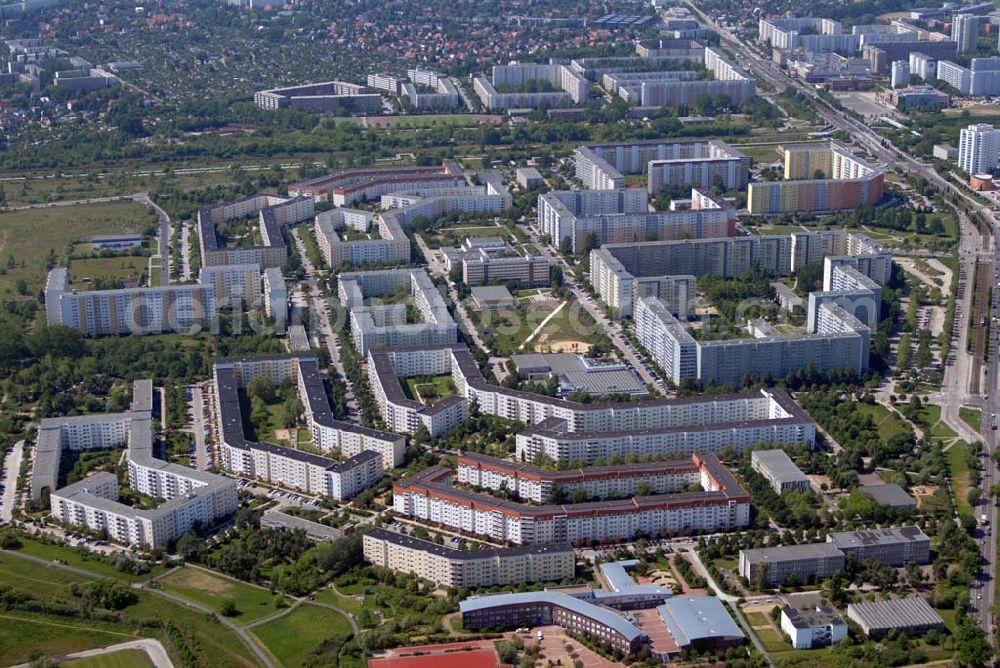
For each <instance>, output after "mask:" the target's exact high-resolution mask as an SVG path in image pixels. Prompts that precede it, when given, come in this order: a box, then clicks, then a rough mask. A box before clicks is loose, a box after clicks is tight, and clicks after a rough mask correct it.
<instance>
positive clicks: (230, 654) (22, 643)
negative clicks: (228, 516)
mask: <svg viewBox="0 0 1000 668" xmlns="http://www.w3.org/2000/svg"><path fill="white" fill-rule="evenodd" d="M22 542H23V543H24V547H23V548H22V549H21V550H19V551H18V552H15V553H11V554H3V555H0V557H2V559H0V581H2V582H7V583H11V584H14V585H15V586H17V587H19V588H21V589H23V590H25V591H29V592H31V593H33V594H34V595H35V596H41V597H43V598H57V597H59V598H68V597H69V589H68V587H69V585H70V583H72V582H81V583H82V582H86V581H87V580H88V578H87V577H86V576H84V575H82V574H74V573H71V572H68V571H66V570H64V569H61V568H56V567H53V566H49V565H44V564H37V563H35V562H33V561H30V560H27V559H24V558H20V557H18V556H17V555H18V554H19V553H26V554H33V555H34V556H40V557H42V558H45V559H47V560H59V561H60V562H62V563H65V564H69V565H72V566H74V567H76V568H80V569H82V570H86V571H88V572H91V573H93V574H94V577H95V578H114V579H118V580H121V581H137V580H139V579H140V578H136V577H134V576H128V575H126V574H124V573H122V572H120V571H118V570H117V569H115V568H114V567H112V566H109V565H107V564H104V563H103V562H98V561H95V560H92V559H83V558H82V557H81V556H80V555H79V554H77V553H76V552H75V551H73V550H69V549H66V548H62V547H59V546H52V545H44V544H41V543H37V542H35V541H31V540H30V539H24V538H22ZM159 572H162V569H158V570H155V571H154V572H153V573H154V574H156V573H159ZM148 577H149V575H146V576H144V578H148ZM190 598H192V599H194V596H190ZM222 600H223V599H218V600H217V604H221V601H222ZM119 614H120V615H121V617H122V621H121V623H105V622H98V621H95V620H83V619H76V618H73V617H61V616H60V617H57V616H53V615H45V614H34V613H21V612H13V611H11V612H3V613H0V665H10V664H13V663H20V662H24V661H28V660H29V659H30V657H29V655H30V653H31V652H32V651H34V650H36V649H37V650H39V651H41V652H44V653H45V654H46V655H48V656H60V655H64V654H71V653H73V652H78V651H82V650H86V649H93V648H95V647H104V646H107V645H112V644H115V643H119V642H124V641H126V640H132V639H135V638H139V637H155V638H158V639H160V640H161V641H163V642H164V644H165V645H166V646H167V648H168V651H170V652H171V655H172V656H173V658H174V662H175V664H176V665H181V664H182V662H181V661H180V657H179V656H177V655H176V652H175V650H174V649H173V647H174V645H172V644H171V643H172V641H170V640H169V639H168V638H167V635H166V633H165V632H164V631H163V630H162V629H161V628H160V626H159V625H161V624H169V625H171V626H172V627H173V628H174V629H176V630H177V633H178V636H179V637H181V638H183V642H184V643H185V644H187V645H188V646H189V648H190V649H191V651H192V652H193V654H194V656H196V657H197V659H198V661H199V663H202V662H210V663H211V664H212V665H213V666H233V667H249V666H255V665H257V664H256V661H255V660H254V658H253V655H252V653H251V651H250V649H249V648H248V647H246V646H245V645H244V644H243V642H242V641H241V640H240V639H239V638H238V637H237V636H236V635H235V634H234V633H233V632H231V631H230V630H229V629H227V628H225V627H223V626H222V625H221V624H220V623H219V622H218V621H217V620H215V619H214V618H213V617H208V616H206V615H203V614H201V613H194V612H192V610H191V609H190V608H188V607H185V606H182V605H180V604H177V603H174V602H173V601H168V600H166V599H165V598H163V597H162V596H160V595H157V594H155V593H152V592H145V591H144V592H139V601H138V602H137V603H136V604H134V605H131V606H129V607H127V608H125V609H124V610H123V611H121V613H119Z"/></svg>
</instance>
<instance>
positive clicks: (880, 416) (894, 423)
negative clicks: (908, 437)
mask: <svg viewBox="0 0 1000 668" xmlns="http://www.w3.org/2000/svg"><path fill="white" fill-rule="evenodd" d="M855 406H857V410H858V412H860V413H862V414H863V415H870V416H871V417H872V419H873V420H874V421H875V424H876V426H877V427H878V434H879V436H881V437H882V438H883V439H885V440H889V439H890V438H892V437H893V436H895V435H896V434H905V433H907V432H909V431H910V425H909V424H907V422H906V421H905V420H904V419H903V418H902V417H901V416H900V415H899V414H898V413H896V412H894V411H890V410H889V409H888V408H886V407H885V406H882V405H881V404H868V403H857V404H855Z"/></svg>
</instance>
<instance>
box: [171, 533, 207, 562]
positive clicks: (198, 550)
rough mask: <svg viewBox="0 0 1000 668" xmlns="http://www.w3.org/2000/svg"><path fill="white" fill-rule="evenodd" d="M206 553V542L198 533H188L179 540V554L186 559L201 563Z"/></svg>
mask: <svg viewBox="0 0 1000 668" xmlns="http://www.w3.org/2000/svg"><path fill="white" fill-rule="evenodd" d="M204 553H205V541H204V540H202V538H201V537H200V536H198V534H196V533H186V534H184V535H183V536H181V537H180V538H179V539H177V554H179V555H180V556H181V557H184V558H185V559H190V560H192V561H200V560H201V556H202V555H203V554H204Z"/></svg>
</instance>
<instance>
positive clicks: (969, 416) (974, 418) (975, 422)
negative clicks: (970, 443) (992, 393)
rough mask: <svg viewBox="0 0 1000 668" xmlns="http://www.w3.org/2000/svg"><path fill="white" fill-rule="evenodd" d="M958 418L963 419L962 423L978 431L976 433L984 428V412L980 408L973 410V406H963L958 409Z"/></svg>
mask: <svg viewBox="0 0 1000 668" xmlns="http://www.w3.org/2000/svg"><path fill="white" fill-rule="evenodd" d="M958 416H959V417H960V418H962V422H964V423H965V424H967V425H969V426H970V427H972V428H973V429H975V430H976V433H979V431H980V430H981V429H982V428H983V411H982V409H979V408H972V407H971V406H962V407H961V408H959V409H958Z"/></svg>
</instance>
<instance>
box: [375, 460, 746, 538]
mask: <svg viewBox="0 0 1000 668" xmlns="http://www.w3.org/2000/svg"><path fill="white" fill-rule="evenodd" d="M695 460H696V462H697V463H698V464H699V466H701V467H702V469H703V471H704V475H703V476H702V482H703V483H704V484H705V485H707V486H706V487H705V491H702V492H692V493H683V494H662V495H655V496H644V497H633V498H630V499H625V500H621V501H596V502H590V503H582V504H562V505H559V504H556V505H541V506H539V505H525V504H520V503H515V502H512V501H504V500H501V499H499V498H496V497H492V496H487V495H485V494H476V493H473V492H468V491H465V490H463V489H460V488H457V487H455V486H454V485H453V484H452V477H453V476H452V472H451V471H450V470H449V469H446V468H443V467H441V466H434V467H431V468H429V469H426V470H425V471H422V472H420V473H418V474H415V475H413V476H411V477H410V478H407V479H404V480H402V481H400V482H398V483H396V485H394V486H393V509H394V510H395V511H396V512H397V513H400V514H402V515H406V516H409V517H413V518H415V519H418V520H421V521H425V522H432V523H435V524H439V525H443V526H445V527H448V528H450V529H454V530H459V531H465V532H468V533H473V534H476V535H481V536H487V537H489V538H491V539H493V540H497V541H507V542H510V543H514V544H515V545H534V544H539V543H562V542H568V543H572V544H593V543H600V542H605V541H617V540H631V539H633V538H635V537H637V536H642V535H645V536H660V535H673V534H677V533H679V532H682V531H722V530H726V529H736V528H739V527H744V526H747V524H749V521H750V498H749V496H747V494H746V492H745V491H744V490H743V489H742V488H741V487H740V486H739V483H737V482H736V479H735V478H733V476H732V474H731V473H729V471H728V470H727V469H726V468H725V467H724V466H722V465H721V464H720V463H719V461H718V459H717V458H715V456H714V455H708V456H706V457H696V458H695Z"/></svg>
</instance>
